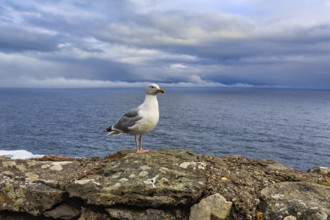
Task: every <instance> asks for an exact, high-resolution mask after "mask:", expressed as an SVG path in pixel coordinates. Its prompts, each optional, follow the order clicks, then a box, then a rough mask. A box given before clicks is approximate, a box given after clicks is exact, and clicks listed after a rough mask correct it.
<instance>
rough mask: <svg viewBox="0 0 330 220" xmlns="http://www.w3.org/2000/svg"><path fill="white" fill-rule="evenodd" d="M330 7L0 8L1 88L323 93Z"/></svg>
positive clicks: (1, 1) (155, 4) (133, 3)
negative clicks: (306, 90)
mask: <svg viewBox="0 0 330 220" xmlns="http://www.w3.org/2000/svg"><path fill="white" fill-rule="evenodd" d="M329 11H330V0H301V1H297V0H267V1H264V0H199V1H194V0H175V1H168V0H98V1H87V0H63V1H61V0H34V1H21V0H0V87H126V86H141V85H145V84H146V83H147V82H156V83H160V84H161V85H166V86H202V87H203V86H205V87H207V86H219V87H221V86H232V87H280V88H281V87H285V88H286V87H293V88H325V89H329V88H330V16H329Z"/></svg>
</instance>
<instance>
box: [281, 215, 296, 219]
mask: <svg viewBox="0 0 330 220" xmlns="http://www.w3.org/2000/svg"><path fill="white" fill-rule="evenodd" d="M283 220H297V218H296V217H294V216H292V215H288V216H286V217H285V218H284V219H283Z"/></svg>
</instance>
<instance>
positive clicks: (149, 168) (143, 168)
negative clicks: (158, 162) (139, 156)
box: [140, 165, 151, 170]
mask: <svg viewBox="0 0 330 220" xmlns="http://www.w3.org/2000/svg"><path fill="white" fill-rule="evenodd" d="M140 170H151V167H148V166H146V165H144V166H141V167H140Z"/></svg>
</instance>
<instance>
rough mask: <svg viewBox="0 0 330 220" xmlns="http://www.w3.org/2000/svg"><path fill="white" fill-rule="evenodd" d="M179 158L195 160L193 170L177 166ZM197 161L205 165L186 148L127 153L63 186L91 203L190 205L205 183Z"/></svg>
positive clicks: (152, 205) (180, 160)
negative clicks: (182, 149)
mask: <svg viewBox="0 0 330 220" xmlns="http://www.w3.org/2000/svg"><path fill="white" fill-rule="evenodd" d="M172 152H174V151H173V150H172ZM183 161H185V162H186V161H188V162H189V164H190V162H191V161H196V162H195V164H196V170H193V169H187V168H186V167H185V166H184V167H180V164H182V163H184V162H183ZM198 165H200V166H201V167H202V168H205V166H202V165H201V163H198V161H197V156H196V155H194V154H191V153H190V152H188V151H177V152H176V154H173V153H171V151H170V150H166V151H151V152H150V153H148V154H136V153H127V154H125V155H123V156H122V157H121V158H114V159H113V160H112V161H110V162H109V163H107V164H105V165H104V167H103V168H102V169H101V170H100V171H99V173H98V175H95V174H92V175H88V176H86V177H84V178H82V179H79V180H75V181H73V182H72V183H70V184H68V185H67V187H66V190H67V191H68V193H69V195H70V196H71V197H78V196H79V197H80V198H82V199H83V200H85V201H86V202H87V203H88V204H92V205H106V206H112V205H114V204H117V205H118V204H125V205H130V206H149V207H159V206H164V205H166V206H169V205H171V206H175V205H190V204H193V203H194V202H195V201H197V200H198V199H199V198H200V196H201V195H202V192H203V190H204V188H205V184H206V178H205V175H204V174H203V172H202V171H203V169H202V168H201V169H198Z"/></svg>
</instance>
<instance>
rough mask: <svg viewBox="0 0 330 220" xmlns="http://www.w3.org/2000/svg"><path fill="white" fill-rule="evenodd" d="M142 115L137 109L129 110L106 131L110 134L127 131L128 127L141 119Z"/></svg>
mask: <svg viewBox="0 0 330 220" xmlns="http://www.w3.org/2000/svg"><path fill="white" fill-rule="evenodd" d="M141 119H142V117H141V116H140V115H139V110H138V109H132V110H131V111H129V112H127V113H125V114H124V115H123V116H122V117H121V118H119V119H118V121H117V122H116V123H115V124H114V125H112V126H110V127H109V128H108V129H107V131H110V134H119V133H127V132H128V131H129V128H130V127H132V126H133V125H135V124H136V122H137V121H139V120H141Z"/></svg>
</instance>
